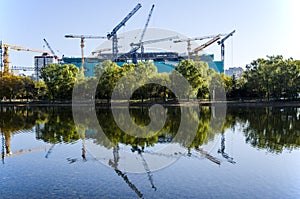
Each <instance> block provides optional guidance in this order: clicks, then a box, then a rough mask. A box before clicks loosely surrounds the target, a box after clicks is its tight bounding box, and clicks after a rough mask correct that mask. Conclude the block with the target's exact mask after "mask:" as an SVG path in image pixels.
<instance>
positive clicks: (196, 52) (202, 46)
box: [191, 34, 221, 61]
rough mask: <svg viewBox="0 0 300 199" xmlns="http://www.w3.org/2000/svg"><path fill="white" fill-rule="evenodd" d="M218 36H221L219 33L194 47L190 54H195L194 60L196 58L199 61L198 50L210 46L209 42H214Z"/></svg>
mask: <svg viewBox="0 0 300 199" xmlns="http://www.w3.org/2000/svg"><path fill="white" fill-rule="evenodd" d="M220 38H221V35H220V34H219V35H216V36H215V37H214V38H212V39H211V40H209V41H208V42H206V43H204V44H202V45H201V46H198V47H197V48H195V49H194V50H193V51H192V53H191V55H192V54H195V55H196V57H195V60H196V61H199V56H198V52H199V51H201V50H203V49H204V48H206V47H208V46H210V45H211V44H213V43H215V42H216V41H218V40H219V39H220Z"/></svg>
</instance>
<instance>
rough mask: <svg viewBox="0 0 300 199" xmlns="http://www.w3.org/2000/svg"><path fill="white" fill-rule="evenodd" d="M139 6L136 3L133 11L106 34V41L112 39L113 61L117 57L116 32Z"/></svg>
mask: <svg viewBox="0 0 300 199" xmlns="http://www.w3.org/2000/svg"><path fill="white" fill-rule="evenodd" d="M141 7H142V6H141V4H140V3H138V4H137V5H136V6H135V7H134V8H133V10H132V11H131V12H130V13H129V14H128V15H127V16H126V17H125V18H124V19H123V20H122V21H121V22H120V23H119V24H118V25H117V26H116V27H115V28H114V29H113V30H112V31H111V33H108V34H107V39H111V38H112V55H113V60H115V59H116V58H117V56H118V38H117V32H118V30H119V29H120V28H121V27H122V26H124V25H125V23H126V22H127V21H128V20H129V19H130V18H131V17H132V16H133V15H134V14H135V13H136V12H137V11H138V10H139V9H140V8H141Z"/></svg>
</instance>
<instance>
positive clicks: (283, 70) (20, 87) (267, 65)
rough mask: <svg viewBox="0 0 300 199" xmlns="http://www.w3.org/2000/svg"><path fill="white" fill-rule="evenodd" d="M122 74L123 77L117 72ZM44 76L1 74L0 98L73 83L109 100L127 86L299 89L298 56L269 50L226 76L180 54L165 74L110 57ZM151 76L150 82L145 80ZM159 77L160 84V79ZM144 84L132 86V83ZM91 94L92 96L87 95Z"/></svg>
mask: <svg viewBox="0 0 300 199" xmlns="http://www.w3.org/2000/svg"><path fill="white" fill-rule="evenodd" d="M177 72H178V73H180V74H181V75H182V76H183V77H184V78H185V79H186V80H187V81H188V83H189V84H190V86H191V89H190V90H188V89H187V90H186V92H185V91H182V92H183V93H184V95H183V96H175V94H174V93H173V92H172V90H171V89H170V88H168V87H166V86H163V85H171V86H173V88H174V87H180V86H181V85H176V84H178V82H176V78H175V77H176V73H177ZM124 77H126V81H122V78H124ZM41 78H42V80H43V81H39V82H35V81H33V80H31V79H30V78H28V77H19V76H14V75H11V74H9V75H5V76H1V79H0V87H1V91H0V97H1V99H7V100H14V99H23V100H24V99H27V100H28V99H30V100H52V101H65V100H71V99H72V92H73V87H74V85H75V83H76V82H77V83H76V86H78V88H80V90H81V91H82V92H81V95H83V96H84V95H90V94H89V93H88V92H87V90H88V89H90V88H91V87H93V86H95V85H97V88H96V92H95V93H94V95H95V97H96V99H106V100H108V101H109V100H110V99H111V96H112V93H113V91H114V90H117V91H119V95H118V97H119V98H120V99H122V98H126V95H128V92H131V91H132V93H131V95H130V96H131V100H141V101H142V102H143V101H144V100H156V101H157V100H164V101H166V100H178V98H185V99H189V98H190V97H193V98H194V97H195V96H196V98H197V99H200V100H202V99H210V98H212V96H213V94H212V93H214V91H218V89H221V88H222V89H224V90H225V93H226V97H227V99H229V100H230V99H232V100H248V99H256V100H295V99H297V98H298V95H299V92H300V60H293V59H292V58H289V59H283V57H282V56H268V57H267V58H266V59H262V58H260V59H257V60H254V61H253V62H251V63H250V64H248V65H247V66H246V70H245V72H244V73H243V74H242V75H241V76H239V77H237V76H233V77H228V76H226V75H225V74H220V73H217V72H215V71H214V70H213V69H211V68H209V66H208V64H207V63H204V62H197V61H195V62H194V61H192V60H183V61H181V62H180V63H179V64H178V66H176V67H175V70H174V71H173V72H171V73H169V74H167V73H158V72H157V68H156V67H155V66H154V64H153V63H150V62H146V63H138V64H124V65H123V66H122V67H120V66H118V65H117V64H116V63H114V62H111V61H104V62H102V63H100V64H99V65H97V66H95V77H84V75H83V71H81V70H79V69H78V68H77V67H76V66H75V65H72V64H63V65H60V64H49V65H48V66H47V67H45V68H43V69H42V70H41ZM149 82H155V83H149ZM160 83H161V84H160ZM135 84H138V85H143V86H140V87H139V88H138V89H135V87H134V85H135ZM86 98H90V99H92V98H93V97H92V96H86Z"/></svg>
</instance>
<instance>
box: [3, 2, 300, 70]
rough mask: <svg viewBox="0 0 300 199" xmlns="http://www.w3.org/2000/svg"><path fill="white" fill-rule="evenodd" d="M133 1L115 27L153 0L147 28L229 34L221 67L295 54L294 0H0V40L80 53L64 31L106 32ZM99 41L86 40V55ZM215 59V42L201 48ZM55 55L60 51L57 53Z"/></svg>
mask: <svg viewBox="0 0 300 199" xmlns="http://www.w3.org/2000/svg"><path fill="white" fill-rule="evenodd" d="M137 3H141V4H142V8H141V9H140V10H139V11H138V12H137V13H136V14H135V15H134V16H133V17H132V18H131V19H130V20H129V21H128V22H127V24H126V26H125V27H124V28H121V29H120V32H126V31H129V30H133V29H137V28H143V26H144V24H145V21H146V19H147V15H148V12H149V10H150V8H151V5H152V4H155V8H154V11H153V15H152V18H151V21H150V23H149V27H156V28H165V29H170V30H175V31H177V32H179V33H182V34H184V35H186V36H188V37H196V36H205V35H210V34H216V33H229V32H230V31H232V30H234V29H235V30H236V33H235V34H234V36H233V37H231V38H230V39H228V40H227V41H226V46H225V48H226V51H225V54H226V55H225V67H226V68H228V66H241V67H245V65H246V64H248V63H250V62H251V61H252V60H254V59H257V58H260V57H265V56H266V55H283V56H284V57H285V58H288V57H293V58H294V59H300V41H299V36H300V30H299V29H300V28H299V19H300V12H299V9H300V1H298V0H251V1H239V0H227V1H220V0H219V1H218V0H209V1H208V0H205V1H204V0H190V1H188V0H187V1H182V0H172V1H171V0H169V1H167V0H164V1H162V0H153V1H150V0H140V1H137V0H130V1H129V0H128V1H125V0H109V1H99V0H85V1H82V0H72V1H66V0H65V1H63V0H48V1H39V0H26V1H22V0H1V3H0V24H1V29H0V30H1V31H0V40H2V41H3V42H4V43H9V44H13V45H19V46H24V47H28V48H33V49H43V46H44V45H45V44H44V42H43V38H46V39H47V40H48V42H49V43H50V45H51V46H52V48H53V49H55V50H59V51H60V52H62V53H63V54H64V55H65V56H72V57H77V56H78V57H79V56H80V46H79V45H80V44H79V40H76V39H66V38H64V35H65V34H89V35H103V36H105V35H106V34H107V33H108V32H110V31H111V30H112V29H113V28H114V27H115V26H116V25H117V24H118V23H119V22H120V21H121V20H122V19H123V18H124V17H125V16H126V15H127V14H128V13H129V12H130V11H131V10H132V9H133V8H134V6H135V5H136V4H137ZM101 42H102V41H101V40H87V41H86V48H85V54H89V53H90V52H91V51H92V50H94V49H95V48H96V47H97V46H98V45H99V44H100V43H101ZM206 52H208V53H215V59H216V60H219V59H220V46H218V45H217V44H216V43H215V44H213V45H212V46H210V47H208V48H207V49H206ZM35 55H36V53H30V52H22V51H21V52H18V51H12V50H11V51H10V61H11V64H12V65H22V66H32V65H33V56H35ZM58 55H60V54H59V53H58Z"/></svg>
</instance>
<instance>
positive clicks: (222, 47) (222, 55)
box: [218, 30, 235, 63]
mask: <svg viewBox="0 0 300 199" xmlns="http://www.w3.org/2000/svg"><path fill="white" fill-rule="evenodd" d="M234 33H235V30H234V31H232V32H231V33H229V34H228V35H226V36H225V37H224V38H223V39H221V40H220V41H218V44H219V45H221V60H222V62H223V63H224V59H225V45H224V42H225V41H226V39H228V38H229V37H230V36H232V35H233V34H234Z"/></svg>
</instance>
